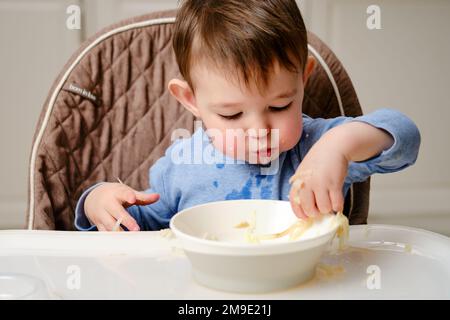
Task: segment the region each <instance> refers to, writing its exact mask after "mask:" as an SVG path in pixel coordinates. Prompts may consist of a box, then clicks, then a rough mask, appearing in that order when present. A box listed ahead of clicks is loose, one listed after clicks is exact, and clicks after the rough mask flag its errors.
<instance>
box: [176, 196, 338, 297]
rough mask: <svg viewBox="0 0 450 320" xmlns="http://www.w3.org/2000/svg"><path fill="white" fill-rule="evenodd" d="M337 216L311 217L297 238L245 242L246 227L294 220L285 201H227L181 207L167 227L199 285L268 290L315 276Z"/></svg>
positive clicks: (265, 228) (261, 231)
mask: <svg viewBox="0 0 450 320" xmlns="http://www.w3.org/2000/svg"><path fill="white" fill-rule="evenodd" d="M342 217H343V216H342ZM344 218H345V217H344ZM252 219H254V220H255V222H256V223H254V224H253V225H252ZM339 219H341V217H340V216H338V215H322V216H321V217H318V218H317V219H313V221H312V222H311V226H309V228H306V229H305V230H304V232H303V233H302V234H301V235H300V236H299V237H298V238H297V239H289V235H285V236H283V237H278V238H271V239H258V240H259V242H251V243H249V242H248V240H249V239H248V232H249V226H250V227H252V228H250V230H252V232H253V234H254V235H267V234H277V233H279V232H282V231H283V230H286V229H287V228H289V226H291V225H292V224H293V223H295V222H296V221H298V219H297V217H296V216H295V214H294V212H293V211H292V209H291V206H290V203H289V202H288V201H278V200H229V201H218V202H211V203H207V204H202V205H199V206H195V207H191V208H188V209H185V210H182V211H180V212H179V213H178V214H176V215H175V216H174V217H173V218H172V219H171V221H170V228H171V230H172V231H173V232H174V234H175V235H176V237H177V238H178V239H179V240H180V244H181V246H182V248H183V249H184V251H185V253H186V256H187V257H188V259H189V260H190V262H191V264H192V272H193V275H194V279H196V280H197V281H198V282H199V283H201V284H203V285H205V286H208V287H210V288H214V289H219V290H225V291H233V292H242V293H244V292H268V291H274V290H281V289H286V288H288V287H292V286H295V285H297V284H299V283H302V282H304V281H307V280H308V279H310V278H311V277H312V276H313V275H314V273H315V267H316V265H317V263H318V262H319V260H320V257H321V256H322V254H323V252H324V251H325V249H326V248H327V245H328V244H329V243H330V242H331V240H332V239H333V237H334V236H335V234H336V232H337V231H338V230H339V229H340V228H341V223H340V222H339V221H340V220H339ZM243 222H247V224H248V225H249V226H246V227H245V223H243ZM239 225H240V226H242V227H240V228H236V226H239ZM341 229H342V232H344V231H345V230H344V228H341ZM205 235H206V236H207V239H205Z"/></svg>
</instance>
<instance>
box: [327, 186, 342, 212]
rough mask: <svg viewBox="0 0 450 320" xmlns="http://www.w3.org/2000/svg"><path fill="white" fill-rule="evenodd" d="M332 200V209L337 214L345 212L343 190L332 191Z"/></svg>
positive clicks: (330, 192)
mask: <svg viewBox="0 0 450 320" xmlns="http://www.w3.org/2000/svg"><path fill="white" fill-rule="evenodd" d="M329 194H330V199H331V207H332V208H333V211H335V212H341V211H343V210H344V196H343V195H342V190H340V189H331V190H330V191H329Z"/></svg>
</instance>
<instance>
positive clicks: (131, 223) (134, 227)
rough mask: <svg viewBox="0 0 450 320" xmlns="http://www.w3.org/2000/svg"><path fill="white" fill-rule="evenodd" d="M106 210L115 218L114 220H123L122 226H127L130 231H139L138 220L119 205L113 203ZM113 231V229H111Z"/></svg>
mask: <svg viewBox="0 0 450 320" xmlns="http://www.w3.org/2000/svg"><path fill="white" fill-rule="evenodd" d="M106 210H107V211H108V213H109V215H111V216H112V217H114V219H115V220H116V221H117V220H121V222H120V224H121V225H123V226H125V227H126V228H127V229H128V230H130V231H139V230H140V228H139V225H138V224H137V222H136V220H135V219H134V218H133V217H132V216H131V215H130V214H129V213H128V212H127V211H126V210H125V209H124V208H123V207H122V206H121V205H120V204H118V203H111V204H110V205H109V206H108V207H107V208H106ZM116 221H115V222H114V226H113V227H115V225H116ZM111 230H112V229H111Z"/></svg>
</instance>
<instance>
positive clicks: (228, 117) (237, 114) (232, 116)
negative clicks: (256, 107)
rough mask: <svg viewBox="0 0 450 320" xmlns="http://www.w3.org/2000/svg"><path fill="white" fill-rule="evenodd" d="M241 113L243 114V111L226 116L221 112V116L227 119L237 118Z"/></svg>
mask: <svg viewBox="0 0 450 320" xmlns="http://www.w3.org/2000/svg"><path fill="white" fill-rule="evenodd" d="M241 114H242V112H239V113H236V114H233V115H231V116H224V115H222V114H219V116H221V117H222V118H224V119H227V120H236V119H237V118H239V117H240V116H241Z"/></svg>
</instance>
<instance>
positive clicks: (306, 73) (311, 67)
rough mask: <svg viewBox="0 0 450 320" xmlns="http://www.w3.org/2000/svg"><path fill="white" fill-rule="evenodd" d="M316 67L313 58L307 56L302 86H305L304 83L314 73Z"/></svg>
mask: <svg viewBox="0 0 450 320" xmlns="http://www.w3.org/2000/svg"><path fill="white" fill-rule="evenodd" d="M315 66H316V59H315V58H314V57H313V56H309V55H308V59H307V60H306V65H305V71H304V72H303V86H306V82H307V81H308V79H309V76H310V75H311V74H312V72H313V71H314V67H315Z"/></svg>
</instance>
